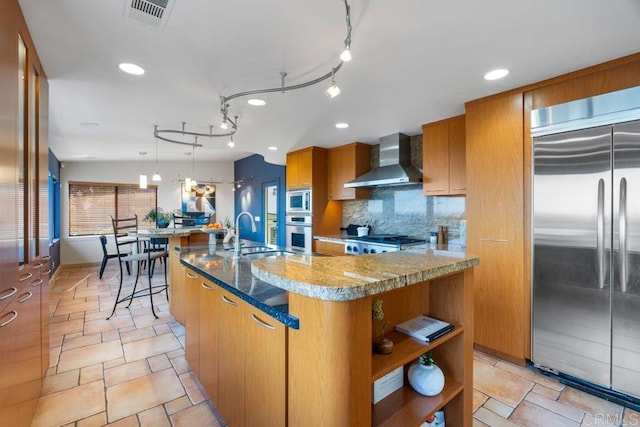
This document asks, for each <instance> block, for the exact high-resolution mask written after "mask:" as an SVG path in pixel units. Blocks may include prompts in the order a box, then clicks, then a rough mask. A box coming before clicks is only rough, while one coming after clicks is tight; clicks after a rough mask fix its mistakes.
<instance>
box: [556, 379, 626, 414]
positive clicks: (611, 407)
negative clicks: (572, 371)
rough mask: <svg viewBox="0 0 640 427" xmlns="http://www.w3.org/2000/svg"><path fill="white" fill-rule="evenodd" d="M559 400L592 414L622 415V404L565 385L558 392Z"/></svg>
mask: <svg viewBox="0 0 640 427" xmlns="http://www.w3.org/2000/svg"><path fill="white" fill-rule="evenodd" d="M558 401H559V402H562V403H565V404H567V405H571V406H573V407H575V408H578V409H580V410H582V411H584V412H587V413H589V414H591V415H594V416H600V415H608V416H611V417H615V416H618V417H619V418H618V419H621V417H622V409H623V408H622V406H620V405H618V404H616V403H613V402H609V401H606V400H604V399H600V398H599V397H596V396H593V395H591V394H587V393H585V392H583V391H580V390H576V389H574V388H571V387H566V388H565V389H564V391H563V392H562V394H560V398H559V399H558Z"/></svg>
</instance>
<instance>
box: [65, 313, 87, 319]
mask: <svg viewBox="0 0 640 427" xmlns="http://www.w3.org/2000/svg"><path fill="white" fill-rule="evenodd" d="M75 319H84V311H81V312H78V313H71V314H69V320H75Z"/></svg>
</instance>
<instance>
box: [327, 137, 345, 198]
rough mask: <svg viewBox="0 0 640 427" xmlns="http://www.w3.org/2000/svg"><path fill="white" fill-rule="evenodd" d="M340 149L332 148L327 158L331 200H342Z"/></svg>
mask: <svg viewBox="0 0 640 427" xmlns="http://www.w3.org/2000/svg"><path fill="white" fill-rule="evenodd" d="M340 154H341V152H340V149H338V148H332V149H331V150H329V153H328V156H327V166H328V167H327V169H328V173H327V182H328V185H327V187H328V197H329V200H340V198H341V197H342V194H341V188H340V187H342V184H343V183H342V162H341V161H340Z"/></svg>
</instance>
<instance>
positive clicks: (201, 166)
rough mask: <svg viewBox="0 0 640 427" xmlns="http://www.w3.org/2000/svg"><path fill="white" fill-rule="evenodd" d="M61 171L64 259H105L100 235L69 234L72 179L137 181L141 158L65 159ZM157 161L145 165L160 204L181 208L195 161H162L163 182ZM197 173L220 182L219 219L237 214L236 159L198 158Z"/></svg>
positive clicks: (75, 261) (65, 261) (203, 178)
mask: <svg viewBox="0 0 640 427" xmlns="http://www.w3.org/2000/svg"><path fill="white" fill-rule="evenodd" d="M62 165H63V168H62V169H61V171H60V175H61V177H60V179H61V188H60V217H61V218H60V227H61V230H60V234H61V247H60V251H61V255H60V258H61V259H60V263H61V264H62V265H65V264H67V265H69V264H85V263H95V262H100V261H101V260H102V248H101V246H100V241H99V240H98V237H97V236H90V237H69V181H85V182H109V183H116V184H137V183H138V178H139V175H140V173H141V172H142V169H141V168H142V164H141V162H139V161H138V162H135V161H133V162H62ZM153 168H154V165H153V164H149V165H145V169H144V172H145V173H146V174H147V178H148V181H149V184H154V185H158V207H161V208H162V209H163V210H164V211H165V212H172V211H174V210H175V209H180V207H181V202H180V200H181V199H180V181H182V180H184V178H185V177H186V176H189V177H190V178H192V177H191V176H190V175H191V171H192V170H193V164H192V163H191V162H159V164H158V172H159V173H160V176H162V181H161V182H159V183H156V182H151V176H152V175H153V172H154V170H153ZM195 170H196V176H195V178H196V179H197V180H198V181H199V182H212V183H215V184H216V219H217V220H218V221H222V220H224V219H225V216H226V217H229V219H231V221H233V218H234V206H233V204H234V196H233V184H232V182H233V162H224V163H223V162H196V164H195Z"/></svg>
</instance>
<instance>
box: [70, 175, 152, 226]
mask: <svg viewBox="0 0 640 427" xmlns="http://www.w3.org/2000/svg"><path fill="white" fill-rule="evenodd" d="M156 202H157V187H155V186H154V187H150V188H146V189H142V188H138V187H137V186H134V185H127V184H105V183H91V182H70V183H69V236H92V235H100V234H113V228H112V225H111V216H113V217H128V216H133V214H137V215H138V225H139V226H142V225H146V226H155V224H147V223H144V222H143V221H142V220H143V218H144V217H145V215H146V214H147V213H148V212H149V211H150V210H151V209H153V208H155V207H156Z"/></svg>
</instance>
